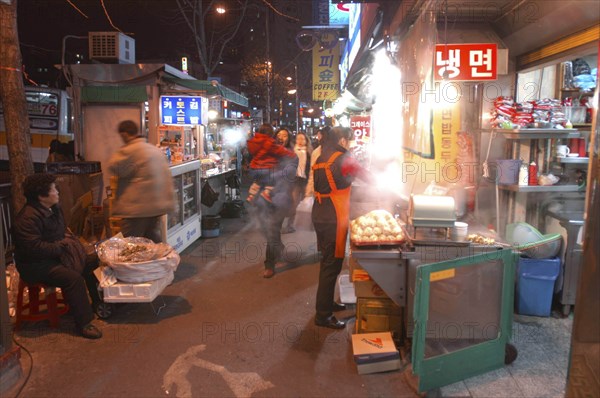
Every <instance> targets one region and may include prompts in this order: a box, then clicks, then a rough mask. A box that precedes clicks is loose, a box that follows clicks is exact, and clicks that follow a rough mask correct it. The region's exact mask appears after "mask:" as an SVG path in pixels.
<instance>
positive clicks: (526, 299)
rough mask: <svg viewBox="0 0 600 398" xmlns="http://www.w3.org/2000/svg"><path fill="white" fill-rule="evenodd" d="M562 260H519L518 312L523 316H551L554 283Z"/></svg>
mask: <svg viewBox="0 0 600 398" xmlns="http://www.w3.org/2000/svg"><path fill="white" fill-rule="evenodd" d="M559 271H560V258H558V257H554V258H547V259H535V258H524V257H521V258H519V266H518V271H517V273H518V281H517V300H516V302H517V312H518V313H519V314H521V315H535V316H550V312H551V310H552V295H553V293H554V283H555V281H556V278H557V277H558V273H559Z"/></svg>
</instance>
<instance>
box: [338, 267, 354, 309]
mask: <svg viewBox="0 0 600 398" xmlns="http://www.w3.org/2000/svg"><path fill="white" fill-rule="evenodd" d="M338 286H339V289H340V301H341V302H342V303H343V304H356V294H355V293H354V285H353V284H352V282H351V281H350V275H348V274H340V276H339V277H338Z"/></svg>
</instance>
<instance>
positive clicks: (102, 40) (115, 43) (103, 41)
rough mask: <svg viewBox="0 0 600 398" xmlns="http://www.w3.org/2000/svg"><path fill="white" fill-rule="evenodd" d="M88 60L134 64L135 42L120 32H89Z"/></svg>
mask: <svg viewBox="0 0 600 398" xmlns="http://www.w3.org/2000/svg"><path fill="white" fill-rule="evenodd" d="M88 37H89V49H90V59H97V60H99V61H102V62H116V63H119V64H133V63H135V40H134V39H132V38H131V37H129V36H127V35H124V34H123V33H121V32H89V35H88Z"/></svg>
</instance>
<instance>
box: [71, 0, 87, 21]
mask: <svg viewBox="0 0 600 398" xmlns="http://www.w3.org/2000/svg"><path fill="white" fill-rule="evenodd" d="M67 3H69V4H70V5H71V7H73V8H74V9H76V10H77V12H78V13H80V14H81V15H83V16H84V17H86V18H87V19H90V17H88V16H87V15H85V13H84V12H83V11H81V10H80V9H79V8H78V7H77V6H76V5H75V4H73V2H72V1H71V0H67Z"/></svg>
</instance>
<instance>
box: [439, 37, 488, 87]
mask: <svg viewBox="0 0 600 398" xmlns="http://www.w3.org/2000/svg"><path fill="white" fill-rule="evenodd" d="M497 54H498V47H497V46H496V44H491V43H475V44H437V45H436V46H435V80H442V79H443V78H444V74H446V80H448V81H470V80H471V81H478V80H496V76H497V62H498V55H497Z"/></svg>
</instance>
